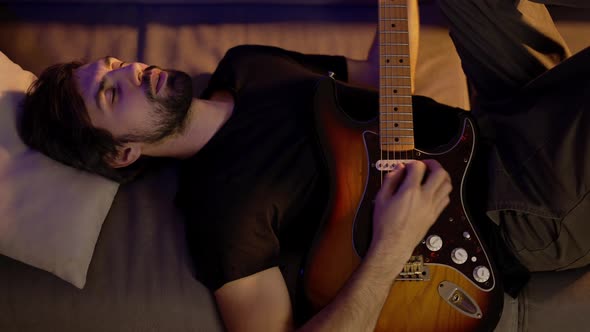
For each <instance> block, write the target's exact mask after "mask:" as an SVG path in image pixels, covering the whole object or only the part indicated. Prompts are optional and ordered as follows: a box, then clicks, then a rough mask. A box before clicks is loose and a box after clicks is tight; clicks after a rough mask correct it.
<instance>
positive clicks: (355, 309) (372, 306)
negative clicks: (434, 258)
mask: <svg viewBox="0 0 590 332" xmlns="http://www.w3.org/2000/svg"><path fill="white" fill-rule="evenodd" d="M406 261H407V259H406V258H405V256H400V257H399V258H395V257H388V259H386V260H384V259H382V257H379V255H377V254H370V253H369V254H367V256H366V257H365V259H364V260H363V261H362V263H361V264H360V265H359V267H358V268H357V270H356V271H355V272H354V273H353V274H352V276H351V277H350V279H349V280H348V281H347V282H346V283H345V284H344V286H343V288H342V289H341V290H340V291H339V292H338V294H337V295H336V297H335V298H334V299H333V300H332V302H330V303H329V304H328V306H326V307H325V308H324V309H323V310H322V311H320V312H319V313H318V314H316V315H315V316H314V317H313V318H312V319H311V320H309V321H308V322H307V323H306V324H305V325H304V326H303V327H302V328H301V329H300V331H373V330H374V329H375V325H376V324H377V320H378V318H379V314H380V313H381V309H382V308H383V305H384V304H385V301H386V299H387V296H388V295H389V291H390V289H391V285H392V283H393V281H394V279H395V277H396V276H397V274H398V273H399V271H401V269H402V267H403V265H404V264H405V263H406Z"/></svg>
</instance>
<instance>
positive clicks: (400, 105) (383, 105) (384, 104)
mask: <svg viewBox="0 0 590 332" xmlns="http://www.w3.org/2000/svg"><path fill="white" fill-rule="evenodd" d="M381 105H383V106H412V104H381ZM389 114H396V113H389Z"/></svg>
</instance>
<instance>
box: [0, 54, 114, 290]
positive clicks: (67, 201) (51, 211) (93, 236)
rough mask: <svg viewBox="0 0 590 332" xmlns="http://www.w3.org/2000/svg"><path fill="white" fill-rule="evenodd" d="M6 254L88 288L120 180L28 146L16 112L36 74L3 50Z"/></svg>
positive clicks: (1, 200) (0, 87) (2, 228)
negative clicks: (94, 256) (91, 266)
mask: <svg viewBox="0 0 590 332" xmlns="http://www.w3.org/2000/svg"><path fill="white" fill-rule="evenodd" d="M0 73H1V75H0V254H2V255H6V256H8V257H11V258H13V259H16V260H18V261H21V262H24V263H26V264H29V265H32V266H35V267H37V268H40V269H43V270H46V271H49V272H51V273H53V274H55V275H57V276H58V277H60V278H62V279H63V280H66V281H68V282H70V283H72V284H73V285H74V286H76V287H78V288H83V287H84V284H85V283H86V272H87V271H88V266H89V264H90V260H91V259H92V253H93V252H94V246H95V244H96V241H97V239H98V235H99V233H100V229H101V227H102V223H103V221H104V219H105V218H106V215H107V213H108V211H109V209H110V206H111V203H112V201H113V198H114V197H115V194H116V192H117V188H118V184H117V183H115V182H112V181H109V180H107V179H105V178H102V177H100V176H97V175H93V174H90V173H87V172H83V171H79V170H76V169H73V168H71V167H68V166H65V165H63V164H61V163H58V162H56V161H53V160H52V159H50V158H48V157H46V156H45V155H43V154H41V153H39V152H37V151H34V150H31V149H29V148H28V147H26V146H25V145H24V144H23V143H22V141H21V140H20V138H19V136H18V134H17V131H16V114H17V113H16V112H17V110H18V106H19V103H20V102H21V101H22V99H23V97H24V95H25V92H26V91H27V88H28V87H29V85H30V84H31V82H32V81H33V80H34V79H35V76H34V75H33V74H32V73H30V72H28V71H25V70H23V69H22V68H21V67H20V66H18V65H17V64H15V63H13V62H12V61H10V59H8V58H7V57H6V55H4V54H3V53H2V52H0Z"/></svg>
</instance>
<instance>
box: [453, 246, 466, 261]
mask: <svg viewBox="0 0 590 332" xmlns="http://www.w3.org/2000/svg"><path fill="white" fill-rule="evenodd" d="M467 258H469V255H468V254H467V250H465V249H463V248H455V249H453V251H452V252H451V259H452V260H453V262H455V263H456V264H463V263H465V262H467Z"/></svg>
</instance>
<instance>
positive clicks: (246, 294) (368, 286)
mask: <svg viewBox="0 0 590 332" xmlns="http://www.w3.org/2000/svg"><path fill="white" fill-rule="evenodd" d="M427 168H428V169H429V170H430V175H429V176H428V177H427V178H426V181H425V182H424V184H421V183H422V180H423V178H424V175H425V172H426V169H427ZM450 191H451V183H450V178H449V175H448V173H446V172H445V171H444V170H443V169H442V167H441V166H440V164H438V163H437V162H436V161H431V160H426V161H424V162H418V161H414V162H410V163H408V165H407V166H405V167H403V166H402V167H399V168H398V169H397V170H395V171H393V172H391V173H389V174H388V175H387V176H386V180H385V181H384V183H383V185H382V187H381V190H380V191H379V193H378V194H377V197H376V199H375V214H374V218H373V240H372V242H371V246H370V248H369V250H368V252H367V254H366V255H365V257H364V258H363V260H362V262H361V264H360V265H359V267H358V268H357V269H356V271H355V272H353V274H352V276H351V278H349V280H348V281H347V282H346V284H345V285H344V286H343V288H342V289H341V290H340V291H339V293H338V294H337V295H336V297H335V298H334V299H333V300H332V302H330V303H329V304H328V305H327V306H326V307H325V308H324V309H323V310H321V311H320V312H319V313H317V314H316V315H315V316H314V317H312V319H310V320H309V321H308V322H307V323H306V324H305V325H304V326H303V327H301V331H327V330H330V331H372V330H373V329H374V327H375V324H376V323H377V320H378V318H379V314H380V312H381V308H382V307H383V304H384V303H385V300H386V299H387V296H388V295H389V290H390V288H391V285H392V283H393V280H394V279H395V277H396V276H397V275H398V273H399V271H401V269H402V267H403V265H404V264H405V262H407V260H408V258H409V257H410V255H411V253H412V250H413V248H414V247H415V246H416V244H417V243H418V242H419V241H420V240H421V239H422V237H424V234H425V233H426V231H427V230H428V228H429V227H430V226H431V225H432V223H434V221H435V220H436V218H437V217H438V216H439V215H440V213H441V211H442V210H443V209H444V207H445V206H446V205H447V204H448V202H449V193H450ZM393 296H395V294H394V295H393ZM215 298H216V300H217V304H218V307H219V310H220V312H221V316H222V317H223V321H224V322H225V326H226V328H227V330H228V331H290V330H292V329H294V327H293V319H292V317H293V314H292V308H291V304H290V300H289V294H288V292H287V287H286V285H285V281H284V279H283V278H282V275H281V272H280V270H279V269H278V268H276V267H275V268H271V269H268V270H265V271H262V272H260V273H257V274H255V275H252V276H249V277H246V278H242V279H238V280H236V281H232V282H230V283H227V284H226V285H224V286H223V287H222V288H220V289H219V290H217V291H216V292H215Z"/></svg>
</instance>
